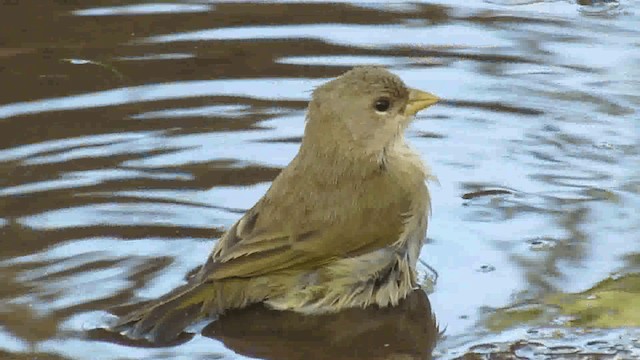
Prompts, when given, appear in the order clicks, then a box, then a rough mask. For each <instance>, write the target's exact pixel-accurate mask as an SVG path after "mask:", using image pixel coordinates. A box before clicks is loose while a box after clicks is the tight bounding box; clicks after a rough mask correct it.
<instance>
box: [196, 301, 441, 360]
mask: <svg viewBox="0 0 640 360" xmlns="http://www.w3.org/2000/svg"><path fill="white" fill-rule="evenodd" d="M202 334H203V335H204V336H207V337H210V338H213V339H216V340H219V341H221V342H223V343H224V344H225V346H226V347H227V348H229V349H231V350H233V351H235V352H237V353H239V354H242V355H246V356H250V357H257V358H262V359H290V360H294V359H431V353H432V351H433V348H434V347H435V344H436V342H437V340H438V337H439V336H440V332H439V331H438V326H437V324H436V320H435V316H434V314H433V313H432V312H431V304H430V302H429V299H428V297H427V295H426V294H425V293H424V292H423V291H414V292H412V293H410V294H409V295H408V296H407V298H406V299H405V300H403V301H402V302H401V303H400V304H399V305H398V306H396V307H387V308H378V307H375V306H372V307H368V308H364V309H362V308H352V309H347V310H344V311H341V312H338V313H335V314H324V315H315V316H308V315H302V314H298V313H294V312H290V311H273V310H269V309H266V308H265V307H264V306H262V305H256V306H252V307H249V308H246V309H243V310H234V311H229V312H228V313H226V314H225V315H222V316H221V317H220V318H219V319H218V320H217V321H214V322H212V323H211V324H209V325H208V326H207V327H206V328H205V329H204V330H203V331H202Z"/></svg>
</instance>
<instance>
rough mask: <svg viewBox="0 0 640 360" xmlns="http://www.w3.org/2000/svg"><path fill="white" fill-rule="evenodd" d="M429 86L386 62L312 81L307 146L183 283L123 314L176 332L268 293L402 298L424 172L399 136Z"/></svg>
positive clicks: (420, 222)
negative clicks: (412, 83)
mask: <svg viewBox="0 0 640 360" xmlns="http://www.w3.org/2000/svg"><path fill="white" fill-rule="evenodd" d="M437 101H438V98H437V97H436V96H434V95H432V94H429V93H426V92H423V91H420V90H416V89H410V88H407V86H406V85H405V84H404V83H403V82H402V80H401V79H400V78H399V77H398V76H396V75H394V74H392V73H390V72H388V71H387V70H385V69H383V68H379V67H358V68H354V69H353V70H351V71H348V72H347V73H345V74H343V75H342V76H340V77H338V78H336V79H334V80H332V81H329V82H327V83H326V84H324V85H322V86H320V87H318V88H317V89H315V91H314V92H313V97H312V100H311V102H310V103H309V108H308V114H307V122H306V127H305V131H304V137H303V139H302V144H301V146H300V150H299V151H298V154H297V155H296V156H295V158H294V159H293V160H292V161H291V163H290V164H289V165H288V166H287V167H286V168H285V169H284V170H282V172H281V173H280V174H279V175H278V177H276V179H275V180H274V181H273V183H272V184H271V187H270V188H269V190H268V191H267V193H266V194H265V195H264V196H263V197H262V198H261V199H260V200H259V201H258V202H257V203H256V204H255V205H254V206H253V207H252V208H251V209H249V210H248V211H247V212H246V213H245V214H244V216H243V217H242V218H241V219H240V220H238V222H236V223H235V224H234V225H233V226H232V227H231V228H230V229H229V230H228V231H227V232H226V233H225V234H224V235H223V236H222V238H221V239H220V240H219V241H218V243H217V244H216V245H215V247H214V249H213V252H212V253H211V255H210V256H209V258H208V260H207V262H206V263H205V264H204V265H203V266H202V268H201V269H200V270H199V272H198V273H197V274H196V275H195V276H194V277H193V278H192V279H191V280H190V281H189V282H188V283H187V284H186V285H184V286H182V287H180V288H177V289H175V290H173V291H172V292H170V293H168V294H167V295H165V296H163V297H162V298H160V299H157V300H155V301H152V302H151V303H150V304H149V305H147V306H145V307H143V308H142V309H140V310H137V311H134V312H132V313H130V314H128V315H126V316H124V317H122V318H120V319H119V321H118V323H117V324H116V326H115V328H116V329H123V328H126V327H128V326H130V327H131V329H130V333H129V335H130V336H132V337H141V336H144V335H148V336H149V337H150V339H152V340H153V341H169V340H171V339H173V338H175V337H176V336H177V335H178V334H180V332H182V330H183V329H184V328H185V327H186V326H188V325H189V324H191V323H192V322H194V321H195V320H197V319H199V318H201V317H205V316H212V315H217V314H220V313H222V312H224V311H225V310H227V309H233V308H242V307H245V306H247V305H249V304H252V303H258V302H263V303H265V304H266V305H267V306H269V307H271V308H274V309H279V310H293V311H296V312H300V313H306V314H321V313H328V312H335V311H338V310H341V309H345V308H351V307H366V306H368V305H373V304H375V305H377V306H381V307H385V306H393V305H397V304H398V302H399V301H400V300H401V299H403V298H405V297H406V296H407V294H409V293H410V292H411V291H412V290H414V289H415V288H416V286H417V281H416V270H415V269H416V262H417V260H418V253H419V251H420V248H421V246H422V242H423V239H424V237H425V232H426V229H427V218H428V215H429V212H430V198H429V192H428V189H427V186H426V184H425V180H427V179H428V178H429V177H430V174H429V172H428V171H427V169H426V168H425V166H424V165H423V163H422V161H421V160H420V156H419V155H418V154H417V153H416V152H415V151H414V150H412V149H411V148H410V147H409V146H408V145H407V143H406V142H405V138H404V130H405V128H406V127H407V126H408V125H409V123H410V122H411V120H412V118H413V116H414V115H415V114H416V113H417V112H418V111H420V110H422V109H424V108H426V107H428V106H430V105H432V104H434V103H436V102H437Z"/></svg>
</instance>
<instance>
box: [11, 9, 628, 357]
mask: <svg viewBox="0 0 640 360" xmlns="http://www.w3.org/2000/svg"><path fill="white" fill-rule="evenodd" d="M639 21H640V2H639V1H635V0H629V1H622V0H621V1H611V0H608V1H510V0H492V1H484V2H482V1H475V2H471V1H467V2H463V1H457V0H456V1H453V0H452V1H449V2H444V1H443V2H440V3H438V2H433V3H431V2H429V3H427V2H413V3H393V4H390V3H386V2H362V3H360V2H356V1H353V2H348V1H345V2H339V3H335V2H334V3H331V4H329V3H320V2H314V3H308V4H300V3H294V2H278V3H271V4H267V3H245V2H231V3H218V2H213V1H211V2H204V1H202V2H198V1H195V2H194V1H174V2H162V3H146V2H144V3H143V2H141V3H135V2H132V1H121V2H118V3H117V5H105V3H104V2H98V1H83V2H27V1H25V2H22V1H21V2H17V1H5V2H4V3H0V22H1V23H2V24H4V26H3V32H2V35H0V83H2V89H3V90H2V92H0V169H2V173H3V174H4V176H2V177H0V226H1V227H0V240H1V242H0V278H2V281H3V284H4V286H3V287H2V289H1V290H0V355H2V357H7V358H41V359H89V358H90V359H161V358H167V359H169V358H171V359H197V358H208V359H209V358H216V357H220V358H252V357H253V358H276V359H279V358H287V359H293V358H296V357H295V356H296V355H295V354H298V356H302V355H304V356H307V357H309V356H311V357H312V358H314V357H315V358H323V356H324V357H326V358H376V357H377V358H427V357H428V356H429V354H430V353H431V351H432V347H433V344H434V343H435V342H437V345H435V346H436V349H435V351H434V355H435V357H438V358H443V359H453V358H458V357H462V356H463V355H464V354H467V355H468V356H472V355H471V354H476V356H479V357H480V358H486V357H489V356H493V357H492V358H509V356H516V355H517V356H521V357H523V358H530V359H547V358H576V359H577V358H581V356H582V358H584V357H585V356H589V354H591V355H593V356H596V355H597V354H599V356H601V358H611V359H613V358H616V356H617V358H622V359H624V358H634V357H640V342H639V341H640V340H639V339H640V306H638V305H637V304H639V303H640V217H639V216H638V215H637V214H638V211H639V210H640V170H639V169H640V150H639V149H640V146H639V145H640V115H639V112H638V109H640V95H639V94H640V28H639V27H638V25H637V24H638V23H639ZM361 64H382V65H385V66H387V67H388V68H390V69H391V70H392V71H394V72H395V73H397V74H398V75H400V76H401V77H402V78H403V79H404V80H405V81H406V82H407V84H409V85H410V86H413V87H417V88H421V89H424V90H427V91H430V92H433V93H435V94H437V95H439V96H440V97H442V98H443V99H445V100H444V101H443V102H441V103H440V104H438V105H437V106H434V107H432V108H430V109H429V110H427V111H426V112H424V113H422V114H420V115H419V116H418V118H417V119H416V121H415V122H414V124H413V125H412V127H411V128H410V129H409V132H408V137H409V138H410V140H411V142H412V143H413V144H414V146H415V147H416V148H417V149H418V150H419V152H420V153H421V154H422V155H423V157H424V158H425V159H426V160H427V161H428V163H429V164H430V166H431V168H432V169H433V171H434V173H435V174H436V175H437V176H438V183H432V184H431V191H432V195H433V207H434V211H433V217H432V220H431V222H430V228H429V233H428V241H427V244H426V245H425V247H424V248H423V251H422V254H421V259H422V260H423V261H425V262H426V263H428V264H429V265H430V266H432V267H433V268H435V269H436V270H437V271H438V273H439V278H438V281H437V283H436V284H435V286H434V287H433V289H432V291H433V292H432V293H430V294H429V296H428V299H427V298H426V297H423V296H420V295H414V296H412V298H410V299H409V300H408V301H407V302H405V303H404V304H403V306H401V307H400V308H397V309H391V310H388V312H383V313H380V312H375V311H374V312H371V311H362V312H349V313H346V314H342V315H339V316H337V317H332V318H326V319H315V320H309V319H307V320H305V319H299V318H295V317H294V318H290V317H288V316H285V315H283V314H275V315H274V314H272V313H270V312H265V311H264V310H261V309H250V310H247V311H245V312H240V313H239V314H230V315H228V316H225V317H223V318H222V319H220V320H219V321H216V322H214V323H212V324H211V325H209V326H208V327H207V328H205V330H204V331H202V332H198V333H197V334H196V335H195V336H193V337H191V338H185V339H182V340H181V341H180V342H178V343H177V344H176V345H175V346H173V347H149V346H148V345H145V344H141V343H135V342H133V343H132V342H127V341H126V340H125V339H123V338H120V337H117V336H115V335H113V334H109V333H106V332H104V331H100V330H99V329H100V328H103V327H105V324H106V323H107V322H108V320H109V319H110V315H109V313H108V312H107V311H106V310H107V309H109V308H111V307H113V306H117V305H122V304H124V303H128V302H132V301H138V300H142V299H148V298H154V297H157V296H159V295H161V294H162V293H164V292H166V291H168V290H170V289H172V288H173V287H175V286H177V285H179V284H180V283H181V282H183V281H184V278H185V277H186V276H187V274H188V273H189V271H191V270H192V269H193V268H195V267H196V266H198V265H200V264H201V263H202V261H203V260H204V258H205V257H206V254H207V253H208V252H209V250H210V248H211V246H212V243H213V241H214V239H215V238H217V237H218V236H220V234H221V233H222V231H224V229H225V228H227V227H228V226H230V225H231V224H232V223H233V222H234V221H235V220H236V219H237V218H238V217H239V216H240V214H241V213H242V212H243V211H244V210H246V209H247V208H248V207H250V206H251V205H253V203H254V202H255V201H256V200H257V199H258V198H259V197H260V196H261V195H262V194H263V193H264V191H265V190H266V189H267V188H268V186H269V181H271V180H272V179H273V178H274V177H275V176H276V175H277V174H278V172H279V170H280V169H281V168H282V167H284V166H285V165H286V164H287V163H288V162H289V160H290V159H291V158H292V157H293V155H294V154H295V152H296V150H297V147H298V145H299V141H300V137H301V135H302V131H303V128H304V123H303V122H304V109H305V106H306V101H307V100H308V99H309V96H310V91H311V90H312V89H313V87H314V86H317V85H318V84H321V83H322V82H324V81H326V80H327V79H330V78H332V77H334V76H337V75H339V74H341V73H342V72H344V71H346V70H348V69H349V68H350V67H351V66H354V65H361ZM463 196H464V198H463ZM432 312H433V315H434V316H435V320H434V319H433V318H432V317H431V315H432ZM436 323H437V324H438V326H439V330H440V331H442V330H444V334H443V335H442V336H438V329H437V328H436V326H435V325H436ZM245 324H246V325H245ZM202 325H203V326H204V325H206V324H202ZM274 334H275V335H274ZM394 334H395V335H394ZM328 344H332V346H328ZM296 349H305V350H304V351H303V350H300V351H301V352H297V351H295V350H296ZM329 349H332V350H329ZM292 350H293V352H292Z"/></svg>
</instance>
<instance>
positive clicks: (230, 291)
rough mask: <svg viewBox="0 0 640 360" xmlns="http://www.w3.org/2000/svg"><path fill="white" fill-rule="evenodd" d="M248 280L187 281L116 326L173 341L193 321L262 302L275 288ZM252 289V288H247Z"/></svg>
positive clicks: (157, 339) (156, 339) (135, 334)
mask: <svg viewBox="0 0 640 360" xmlns="http://www.w3.org/2000/svg"><path fill="white" fill-rule="evenodd" d="M248 282H251V280H242V279H236V280H226V281H216V282H194V283H190V284H186V285H184V286H182V287H179V288H177V289H175V290H173V291H172V292H170V293H168V294H166V295H164V296H163V297H161V298H159V299H158V300H155V301H153V302H151V303H146V304H144V305H143V307H142V308H140V309H137V310H135V311H133V312H130V313H129V314H127V315H125V316H123V317H121V318H120V319H118V321H117V323H116V324H115V325H114V326H112V329H113V330H116V331H123V330H127V335H128V336H130V337H132V338H142V337H145V336H146V337H147V338H148V339H149V340H150V341H152V342H170V341H171V340H174V339H175V338H176V337H177V336H178V335H180V333H181V332H182V331H183V330H184V328H185V327H187V326H189V325H190V324H191V323H193V322H195V321H197V320H199V319H201V318H203V317H207V316H214V315H219V314H220V313H222V312H223V311H225V310H227V309H232V308H242V307H245V306H247V305H249V304H252V303H255V302H260V301H262V300H264V299H265V298H266V297H267V296H268V294H269V292H270V291H271V288H270V287H269V286H250V287H248V286H247V285H248ZM248 289H251V290H250V291H249V292H247V291H248Z"/></svg>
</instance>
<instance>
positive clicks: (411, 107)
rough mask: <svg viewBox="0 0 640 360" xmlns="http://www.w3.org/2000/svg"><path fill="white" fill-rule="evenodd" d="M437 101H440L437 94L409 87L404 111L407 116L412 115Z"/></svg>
mask: <svg viewBox="0 0 640 360" xmlns="http://www.w3.org/2000/svg"><path fill="white" fill-rule="evenodd" d="M438 101H440V99H439V98H438V97H437V96H435V95H433V94H430V93H428V92H426V91H421V90H418V89H409V102H408V103H407V108H406V109H405V110H404V113H405V115H407V116H413V115H415V114H416V113H417V112H418V111H420V110H422V109H425V108H427V107H429V106H431V105H433V104H435V103H437V102H438Z"/></svg>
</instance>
